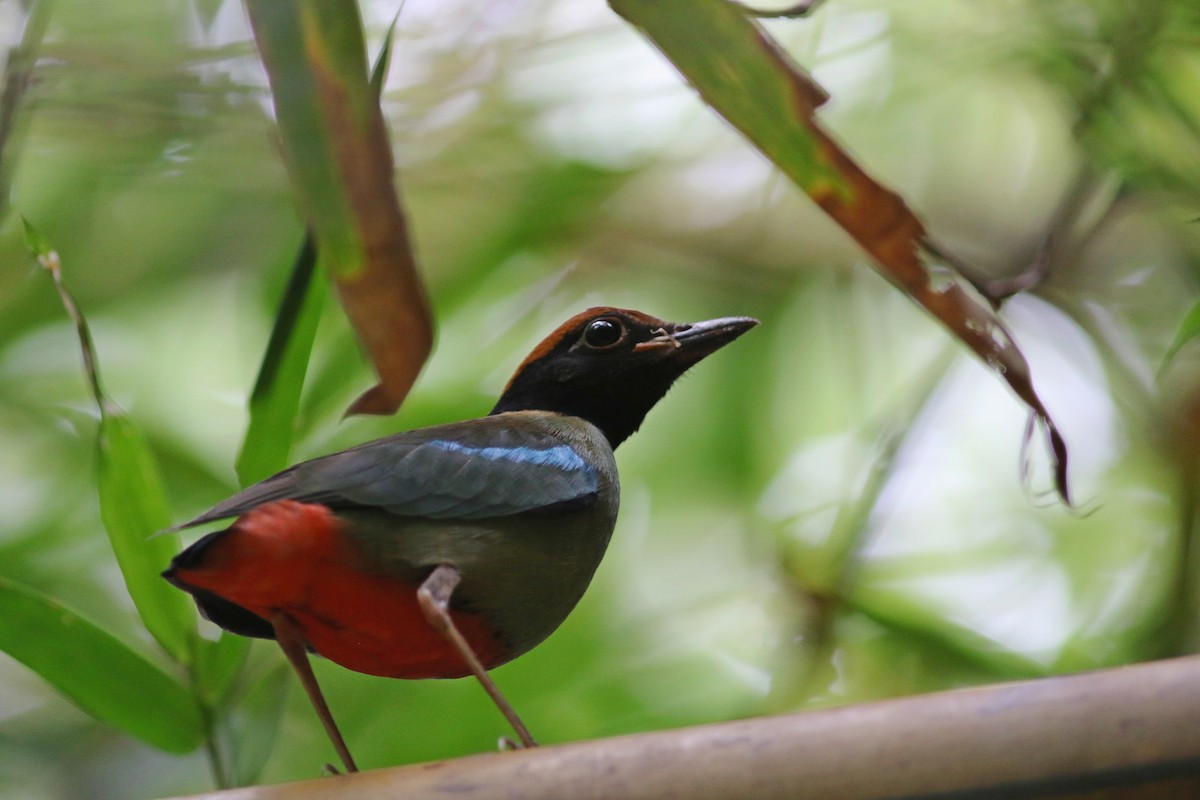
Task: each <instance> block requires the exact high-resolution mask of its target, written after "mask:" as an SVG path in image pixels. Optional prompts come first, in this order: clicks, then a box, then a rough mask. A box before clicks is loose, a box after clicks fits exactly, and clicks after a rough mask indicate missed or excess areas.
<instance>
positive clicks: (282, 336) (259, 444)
mask: <svg viewBox="0 0 1200 800" xmlns="http://www.w3.org/2000/svg"><path fill="white" fill-rule="evenodd" d="M315 265H316V249H315V248H314V246H313V243H312V238H311V237H307V236H306V237H305V239H304V244H303V246H302V247H301V248H300V253H299V254H298V255H297V257H296V264H295V267H294V268H293V270H292V277H291V279H290V280H289V281H288V286H287V290H286V291H285V292H284V296H283V302H282V303H281V304H280V308H279V314H278V315H277V316H276V317H275V327H274V328H273V329H272V330H271V338H270V340H269V341H268V343H267V351H266V353H264V354H263V362H262V366H261V367H260V369H259V372H258V380H257V381H256V382H255V384H254V391H253V392H252V393H251V395H250V424H249V426H248V427H247V429H246V438H245V439H244V440H243V442H242V449H241V451H240V452H239V453H238V458H237V474H238V479H239V480H240V481H241V482H242V485H243V486H249V485H250V484H251V483H254V482H255V481H259V480H261V479H263V478H266V477H267V476H269V475H272V474H274V473H276V472H278V471H279V470H281V469H283V468H284V467H286V466H287V461H288V454H289V453H290V452H291V447H292V440H293V438H294V437H295V433H296V430H295V423H296V412H297V410H298V409H299V408H300V393H301V390H302V389H303V388H304V378H305V375H306V374H307V373H308V359H309V355H310V354H311V353H312V344H313V339H314V338H315V337H316V335H317V324H318V322H320V319H321V308H322V306H323V305H324V302H325V285H324V284H323V283H320V282H318V283H316V284H315V285H314V283H313V280H312V278H313V272H314V267H315Z"/></svg>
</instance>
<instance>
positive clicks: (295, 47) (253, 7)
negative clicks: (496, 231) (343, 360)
mask: <svg viewBox="0 0 1200 800" xmlns="http://www.w3.org/2000/svg"><path fill="white" fill-rule="evenodd" d="M246 7H247V10H248V11H249V13H250V21H251V25H252V26H253V28H254V36H255V41H256V42H257V43H258V49H259V53H260V55H261V56H262V61H263V64H264V66H265V67H266V69H267V75H268V78H269V80H270V83H271V89H272V92H273V95H274V99H275V111H276V118H277V120H278V124H279V133H280V139H281V141H282V143H283V151H284V158H285V160H286V161H287V165H288V169H289V172H290V173H291V176H292V181H293V184H294V185H295V187H296V191H297V193H298V194H299V196H300V198H301V205H302V208H303V210H304V214H305V216H306V218H307V221H308V223H309V226H310V228H311V230H312V232H313V235H314V237H315V239H316V245H317V249H318V251H319V252H320V254H321V257H320V260H321V264H322V265H323V267H324V268H325V270H326V271H327V272H328V273H329V274H330V275H331V277H332V278H333V280H334V282H335V284H336V286H337V290H338V297H339V299H340V301H341V304H342V307H343V308H344V309H345V311H346V314H347V316H348V317H349V319H350V322H351V324H352V325H353V326H354V329H355V332H356V333H357V335H358V338H359V340H360V341H361V342H362V344H363V347H364V348H365V349H366V351H367V353H368V354H369V356H370V358H371V360H372V362H373V363H374V365H375V370H376V372H377V373H378V375H379V380H380V382H379V384H378V385H377V386H375V387H374V388H373V389H371V390H370V391H368V392H367V393H366V394H364V395H363V396H362V397H361V398H359V400H358V401H357V402H356V403H355V404H354V405H353V406H352V407H351V408H350V410H349V411H348V412H347V413H372V414H390V413H392V412H394V411H395V410H396V409H397V408H398V407H399V406H400V403H401V402H402V401H403V400H404V397H405V396H406V395H407V393H408V390H409V389H410V388H411V387H412V384H413V382H414V381H415V380H416V377H417V374H418V373H419V372H420V370H421V367H422V366H423V365H424V363H425V359H426V358H428V356H429V352H430V350H431V349H432V346H433V321H432V316H431V313H430V310H429V303H428V300H427V298H426V296H425V289H424V286H423V284H422V283H421V279H420V277H419V275H418V274H417V268H416V260H415V257H414V255H413V251H412V246H411V243H410V242H409V238H408V231H407V226H406V223H405V219H404V214H403V212H402V210H401V207H400V200H399V197H398V196H397V193H396V189H395V186H394V181H393V173H394V163H393V160H392V153H391V148H390V143H389V141H388V135H387V129H386V127H385V125H384V120H383V114H382V112H381V110H380V107H379V102H378V98H377V96H376V92H375V91H374V90H373V89H372V87H371V86H370V84H369V82H368V77H367V60H366V46H365V42H364V39H363V32H362V21H361V19H360V17H359V10H358V5H357V3H355V2H353V0H325V1H322V0H299V1H298V2H291V3H279V2H275V0H246Z"/></svg>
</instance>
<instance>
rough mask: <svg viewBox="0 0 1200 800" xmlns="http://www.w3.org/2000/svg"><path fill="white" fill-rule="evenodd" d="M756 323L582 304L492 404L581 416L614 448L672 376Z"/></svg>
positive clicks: (507, 408) (498, 407)
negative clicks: (672, 317)
mask: <svg viewBox="0 0 1200 800" xmlns="http://www.w3.org/2000/svg"><path fill="white" fill-rule="evenodd" d="M757 324H758V320H756V319H751V318H750V317H725V318H722V319H711V320H708V321H707V322H694V323H674V322H664V321H663V320H661V319H656V318H654V317H651V316H649V315H648V314H643V313H641V312H640V311H629V310H627V309H622V308H607V307H598V308H589V309H588V310H587V311H584V312H583V313H581V314H576V315H575V316H574V317H571V318H570V319H569V320H567V321H566V322H564V323H563V324H562V325H560V326H558V328H557V329H556V330H555V331H554V333H552V334H550V335H549V336H548V337H546V339H545V340H543V341H542V343H541V344H539V345H538V346H537V347H536V348H534V350H533V352H532V353H530V354H529V356H528V357H527V358H526V359H525V361H524V362H522V364H521V366H519V367H518V368H517V371H516V373H515V374H514V375H513V377H512V379H511V380H509V382H508V386H507V387H505V389H504V393H503V394H502V395H501V396H500V400H499V401H498V402H497V403H496V407H495V408H493V409H492V413H493V414H499V413H500V412H502V411H529V410H537V411H554V412H558V413H560V414H570V415H572V416H576V417H582V418H583V419H586V420H587V421H588V422H591V423H592V424H593V425H595V426H596V427H598V428H599V429H600V430H601V431H603V433H604V435H605V437H607V438H608V443H609V444H610V445H612V446H613V447H616V446H617V445H619V444H620V443H621V442H623V441H625V439H627V438H629V436H630V434H632V433H633V432H634V431H636V430H637V429H638V426H639V425H641V424H642V420H643V419H644V418H645V416H646V413H647V412H648V411H649V410H650V409H651V408H653V407H654V404H655V403H657V402H658V401H659V400H660V399H661V398H662V396H663V395H664V394H666V393H667V389H669V388H671V384H672V383H674V382H675V379H676V378H678V377H679V376H680V375H682V374H683V373H684V372H685V371H687V369H688V367H690V366H692V365H693V364H695V363H696V362H697V361H699V360H700V359H702V358H704V357H705V356H707V355H708V354H709V353H712V352H714V351H715V350H718V349H719V348H721V347H723V346H724V345H727V344H729V343H730V342H732V341H733V340H734V339H736V338H737V337H739V336H741V335H742V334H743V333H745V332H746V331H748V330H750V329H751V328H753V327H754V326H755V325H757Z"/></svg>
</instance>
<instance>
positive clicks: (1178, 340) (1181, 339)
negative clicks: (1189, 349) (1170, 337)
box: [1158, 301, 1200, 373]
mask: <svg viewBox="0 0 1200 800" xmlns="http://www.w3.org/2000/svg"><path fill="white" fill-rule="evenodd" d="M1197 336H1200V301H1197V302H1196V304H1195V305H1194V306H1192V309H1191V311H1189V312H1188V313H1187V316H1185V317H1184V318H1183V322H1181V323H1180V324H1179V330H1177V331H1175V340H1174V341H1173V342H1171V346H1170V347H1168V348H1167V353H1166V355H1164V356H1163V360H1162V366H1160V367H1159V369H1158V371H1159V372H1160V373H1161V372H1162V371H1163V370H1164V369H1166V368H1167V365H1168V364H1170V363H1171V359H1173V358H1175V356H1176V355H1177V354H1178V353H1179V351H1180V350H1181V349H1183V346H1184V345H1185V344H1187V343H1188V342H1190V341H1191V340H1192V339H1195V338H1196V337H1197Z"/></svg>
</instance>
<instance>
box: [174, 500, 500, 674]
mask: <svg viewBox="0 0 1200 800" xmlns="http://www.w3.org/2000/svg"><path fill="white" fill-rule="evenodd" d="M340 527H341V523H340V522H339V521H338V519H337V518H336V517H335V516H334V515H333V513H332V512H331V511H330V510H329V509H328V508H326V507H325V506H322V505H316V504H309V503H297V502H295V501H292V500H281V501H279V502H275V503H269V504H267V505H265V506H261V507H259V508H256V509H255V510H253V511H251V512H249V513H248V514H245V515H244V516H242V517H240V518H239V519H238V520H237V522H236V523H235V524H234V525H233V527H231V528H230V529H229V530H228V531H226V532H225V533H224V534H223V535H222V536H220V537H219V538H218V539H217V540H216V541H214V542H213V543H212V544H211V545H209V547H208V548H206V549H205V550H204V553H203V559H202V563H201V564H200V565H198V566H193V567H190V568H188V569H177V570H176V576H177V577H178V579H179V580H181V581H182V582H184V583H186V584H188V585H190V586H194V587H197V588H201V589H207V590H208V591H210V592H213V593H214V594H217V595H219V596H221V597H223V598H225V599H227V600H229V601H231V602H233V603H236V604H238V605H239V606H242V607H243V608H245V609H247V610H249V611H252V612H254V613H255V614H258V615H259V616H261V617H263V618H264V619H268V620H269V619H270V618H271V617H272V616H273V615H274V614H275V613H277V612H279V611H282V612H284V613H286V614H287V615H288V616H290V617H291V618H292V619H293V620H295V622H296V623H297V624H298V625H299V626H300V629H301V631H303V633H304V637H305V639H307V641H308V643H309V644H310V645H312V647H313V649H315V650H316V651H317V652H318V653H320V654H321V655H322V656H324V657H325V658H328V659H329V660H330V661H333V662H335V663H337V664H341V665H342V666H343V667H346V668H348V669H352V670H355V671H356V672H364V673H367V674H369V675H382V676H385V677H391V678H460V677H463V676H465V675H468V674H470V672H469V671H468V669H467V667H466V664H464V663H463V660H462V658H461V657H460V656H459V655H458V653H457V651H455V650H454V649H453V648H452V647H451V646H450V645H449V644H448V643H447V642H446V640H445V639H444V638H443V637H442V636H441V634H439V633H438V632H437V631H435V630H434V629H433V628H432V627H431V626H430V625H429V623H428V622H427V621H426V620H425V617H424V615H423V614H422V612H421V608H420V606H419V605H418V603H417V587H416V586H415V585H413V584H412V583H410V582H407V581H405V580H402V579H400V578H394V577H390V576H387V575H381V574H379V573H378V572H375V571H372V570H371V568H370V565H368V564H364V563H362V558H361V555H360V554H359V553H358V552H356V551H355V550H354V549H353V548H352V547H351V546H350V545H349V542H348V540H347V538H346V537H345V536H342V535H341V534H340ZM450 616H451V618H452V619H453V620H454V623H455V625H456V626H457V627H458V629H459V631H460V632H461V633H462V634H463V636H464V637H466V639H467V641H468V642H469V643H470V644H471V647H472V649H474V651H475V654H476V655H477V656H478V657H479V660H480V661H482V662H483V664H484V666H487V667H492V666H495V665H497V664H501V663H503V662H504V661H506V660H507V656H508V655H509V653H508V651H507V648H506V647H505V646H504V645H503V644H502V643H501V642H500V641H499V640H498V639H497V637H496V635H495V634H494V632H493V631H492V630H491V629H490V627H489V625H488V624H487V621H486V620H485V619H484V618H483V617H481V616H479V615H476V614H466V613H462V612H458V611H451V612H450Z"/></svg>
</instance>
